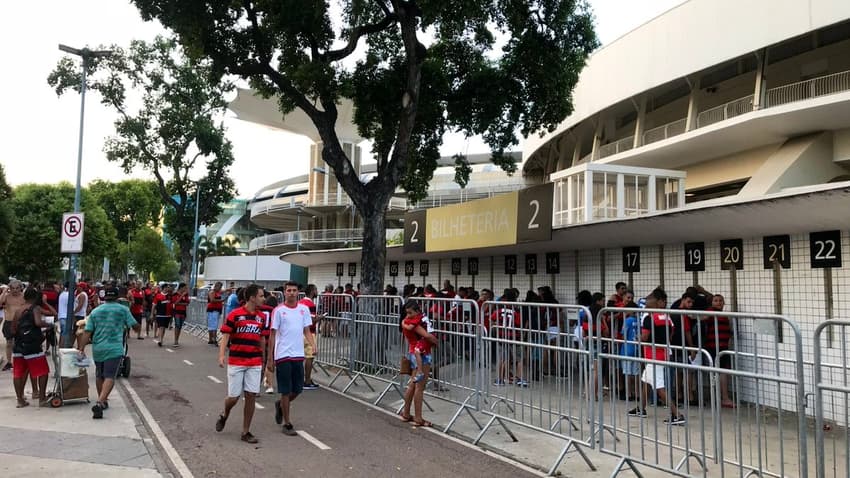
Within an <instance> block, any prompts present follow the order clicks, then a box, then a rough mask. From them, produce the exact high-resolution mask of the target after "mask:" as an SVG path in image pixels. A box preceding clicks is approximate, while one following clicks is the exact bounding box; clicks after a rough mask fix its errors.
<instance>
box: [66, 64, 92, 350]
mask: <svg viewBox="0 0 850 478" xmlns="http://www.w3.org/2000/svg"><path fill="white" fill-rule="evenodd" d="M82 57H83V81H82V82H81V84H80V137H79V142H78V144H77V185H76V187H75V188H74V212H80V176H81V175H82V167H83V127H84V125H85V121H84V120H85V117H86V69H87V68H88V56H87V55H82ZM63 226H64V225H63ZM78 259H79V256H78V255H77V254H71V266H70V267H69V270H68V313H67V315H68V316H67V317H65V330H64V331H63V332H64V335H65V344H64V345H65V347H73V345H72V344H73V343H74V328H75V327H74V302H75V299H76V291H77V261H78Z"/></svg>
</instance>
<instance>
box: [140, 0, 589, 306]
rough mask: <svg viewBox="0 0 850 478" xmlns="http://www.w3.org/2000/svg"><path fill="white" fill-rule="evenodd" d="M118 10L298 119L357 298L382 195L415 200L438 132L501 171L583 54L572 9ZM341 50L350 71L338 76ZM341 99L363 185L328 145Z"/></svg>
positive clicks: (252, 4)
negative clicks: (369, 160) (331, 188)
mask: <svg viewBox="0 0 850 478" xmlns="http://www.w3.org/2000/svg"><path fill="white" fill-rule="evenodd" d="M132 1H133V3H134V4H135V5H136V6H137V7H138V8H139V11H140V12H141V14H142V18H144V19H145V20H151V19H157V20H159V21H160V22H161V23H162V24H163V25H165V26H166V27H168V28H171V29H172V30H174V31H175V32H176V33H177V34H178V36H179V38H180V42H181V43H182V44H183V45H184V46H185V47H186V48H187V51H189V52H190V53H191V54H192V55H194V56H196V57H198V58H203V59H207V60H211V61H212V62H213V65H214V68H215V69H216V71H218V72H220V73H227V74H233V75H238V76H240V77H242V78H245V79H248V80H249V81H250V82H251V85H252V87H253V88H254V89H255V90H257V91H258V92H259V93H261V94H262V95H264V96H266V97H269V98H270V97H272V96H277V99H278V101H279V104H280V109H281V112H282V113H287V112H289V111H291V110H293V109H294V108H296V107H297V108H300V109H302V110H303V111H304V113H305V114H306V115H307V116H308V117H309V118H310V119H311V120H312V122H313V123H314V125H315V126H316V129H317V131H318V133H319V136H320V137H321V140H322V159H323V160H324V161H325V163H327V164H328V166H329V167H330V168H331V169H332V170H333V172H334V174H335V176H336V178H337V180H338V181H339V183H340V184H341V186H342V188H343V189H344V190H345V192H346V193H347V194H348V195H349V197H351V199H352V201H353V202H354V204H355V206H356V208H357V212H358V213H359V214H360V216H361V217H362V218H363V224H364V226H363V227H364V230H363V253H362V258H361V264H362V265H361V270H362V278H361V283H362V285H363V286H364V287H365V289H366V291H367V292H368V293H380V291H381V289H382V282H383V276H384V261H385V259H386V229H385V226H384V219H385V214H386V209H387V205H388V204H389V200H390V197H391V196H392V195H393V194H394V193H395V191H396V189H397V187H398V186H400V185H401V186H403V187H404V188H405V189H406V190H407V192H408V195H409V197H410V198H411V199H412V200H417V199H419V198H421V197H423V196H424V195H425V192H426V189H427V186H428V182H429V181H430V180H431V177H432V175H433V172H434V170H435V168H436V166H437V159H438V158H439V155H440V151H439V148H440V146H441V144H442V138H443V134H444V133H446V132H449V131H459V132H462V133H464V134H466V135H477V134H480V135H483V138H484V140H485V141H486V142H487V144H488V145H489V146H490V148H491V149H492V159H493V162H494V163H496V164H498V165H500V166H502V168H503V169H505V170H506V171H508V172H513V171H514V170H515V165H514V163H513V162H512V161H511V160H510V159H509V157H508V156H507V155H505V154H504V153H505V152H506V151H508V150H509V149H510V148H512V147H513V146H515V145H517V144H518V138H517V136H516V133H517V131H518V132H519V133H521V134H522V135H524V136H528V135H529V134H531V133H533V132H536V131H541V130H549V131H551V130H553V129H554V128H555V126H556V125H557V124H558V123H560V121H561V120H563V118H564V117H566V116H567V115H568V114H569V113H570V112H571V111H572V101H571V100H572V96H571V95H572V89H573V87H574V86H575V84H576V82H577V81H578V76H579V72H580V71H581V68H582V67H583V66H584V62H585V59H586V57H587V55H588V54H589V53H590V52H591V51H592V50H593V49H594V48H595V47H596V46H597V41H596V36H595V33H594V31H593V25H592V15H591V13H590V12H589V9H588V7H587V6H586V4H585V3H584V2H583V1H582V0H514V1H510V2H505V1H499V2H493V1H487V0H457V1H445V0H371V1H364V0H349V1H340V2H326V1H321V2H316V1H306V0H305V1H295V0H290V1H285V2H273V1H268V0H254V1H251V0H245V1H242V2H217V1H204V0H132ZM332 3H333V4H334V5H341V6H342V12H332V11H330V10H331V8H332V7H331V4H332ZM360 40H365V42H361V41H360ZM426 44H427V45H426ZM355 52H356V54H357V58H359V59H358V60H357V62H356V66H354V67H353V68H352V67H346V64H348V65H350V64H351V63H352V62H351V60H352V55H354V54H355ZM343 98H348V99H350V100H352V101H353V103H354V107H355V113H354V121H355V123H356V124H357V127H358V130H359V132H360V134H361V135H362V136H363V137H365V138H369V139H371V140H372V141H373V144H374V148H373V153H374V155H375V156H376V158H377V162H378V164H377V174H376V175H375V176H374V177H372V179H370V180H369V181H368V182H366V183H364V182H362V181H361V179H360V176H359V171H357V170H355V169H354V167H353V166H352V164H351V162H350V161H349V159H348V158H347V157H346V156H345V154H344V152H343V149H342V147H341V145H340V141H339V138H338V137H337V135H336V130H335V123H336V121H337V116H338V110H337V103H338V102H340V101H341V99H343ZM456 165H457V168H456V171H457V173H458V180H459V183H461V185H463V184H464V183H465V181H466V180H467V178H468V174H469V165H468V163H467V161H466V159H465V158H464V156H463V155H458V156H457V158H456Z"/></svg>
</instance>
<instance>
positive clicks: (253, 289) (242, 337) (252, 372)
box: [215, 284, 269, 443]
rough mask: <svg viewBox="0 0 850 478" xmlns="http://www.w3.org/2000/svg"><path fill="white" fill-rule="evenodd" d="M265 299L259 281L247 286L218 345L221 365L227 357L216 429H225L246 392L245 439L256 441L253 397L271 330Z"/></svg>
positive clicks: (261, 372) (228, 318) (224, 324)
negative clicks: (264, 309) (223, 396)
mask: <svg viewBox="0 0 850 478" xmlns="http://www.w3.org/2000/svg"><path fill="white" fill-rule="evenodd" d="M263 302H265V296H264V294H263V289H261V288H260V287H259V286H258V285H256V284H251V285H249V286H248V287H246V288H245V305H244V306H242V307H239V308H237V309H235V310H233V311H232V312H231V313H230V315H228V316H227V318H226V319H225V321H224V323H223V324H222V326H221V330H220V332H221V333H222V340H221V341H220V343H219V348H218V365H219V366H220V367H224V355H225V353H226V351H227V350H228V346H229V349H230V354H229V355H228V357H227V398H226V399H225V400H224V412H223V413H222V414H221V415H219V416H218V420H217V421H216V422H215V431H217V432H220V431H222V430H224V425H225V423H227V418H228V417H229V416H230V410H231V409H232V408H233V407H234V406H235V405H236V403H237V402H239V397H240V396H242V395H245V411H244V415H243V418H242V441H244V442H247V443H257V438H256V437H254V435H252V434H251V431H250V428H251V420H252V419H253V418H254V401H255V397H256V396H257V395H258V394H259V393H260V379H261V378H262V375H263V362H264V357H263V352H264V350H265V345H266V340H267V337H268V334H269V330H268V328H267V327H266V319H265V315H264V314H263V312H261V311H260V305H262V304H263Z"/></svg>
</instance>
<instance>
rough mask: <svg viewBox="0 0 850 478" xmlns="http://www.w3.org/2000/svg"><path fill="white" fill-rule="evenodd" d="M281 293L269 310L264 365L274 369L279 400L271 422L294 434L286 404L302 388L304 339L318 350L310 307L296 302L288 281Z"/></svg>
mask: <svg viewBox="0 0 850 478" xmlns="http://www.w3.org/2000/svg"><path fill="white" fill-rule="evenodd" d="M283 296H284V302H283V304H281V305H279V306H277V308H275V309H274V312H272V323H271V334H270V338H269V343H270V345H269V358H268V369H269V371H270V372H271V371H274V372H275V375H276V378H277V391H278V393H280V401H278V402H275V416H274V419H275V422H276V423H277V424H278V425H280V424H283V433H284V434H285V435H289V436H296V435H298V432H296V431H295V427H293V426H292V422H291V421H290V415H289V406H290V404H291V402H292V401H293V400H295V399H296V398H297V397H298V395H300V394H301V391H302V390H303V388H304V342H305V341H307V342H308V343H309V344H310V346H311V347H312V348H313V355H317V354H318V353H319V350H318V348H317V347H316V340H315V339H314V338H313V334H311V333H310V326H311V325H313V319H312V317H310V309H308V308H307V307H306V306H305V305H303V304H299V303H298V284H297V283H295V282H292V281H289V282H287V283H286V284H284V288H283Z"/></svg>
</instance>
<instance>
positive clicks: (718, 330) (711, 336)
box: [702, 307, 733, 350]
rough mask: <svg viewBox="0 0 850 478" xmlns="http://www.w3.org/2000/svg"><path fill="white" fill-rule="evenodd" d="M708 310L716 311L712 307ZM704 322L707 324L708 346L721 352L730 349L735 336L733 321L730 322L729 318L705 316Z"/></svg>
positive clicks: (706, 338)
mask: <svg viewBox="0 0 850 478" xmlns="http://www.w3.org/2000/svg"><path fill="white" fill-rule="evenodd" d="M708 310H716V309H714V308H711V307H710V308H709V309H708ZM718 312H721V311H718ZM702 320H703V323H704V324H705V344H706V346H708V347H710V348H716V349H719V350H723V349H728V348H729V341H730V340H732V334H733V331H732V321H730V320H729V317H724V316H722V315H717V316H714V315H710V316H705V317H704V318H703V319H702Z"/></svg>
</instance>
